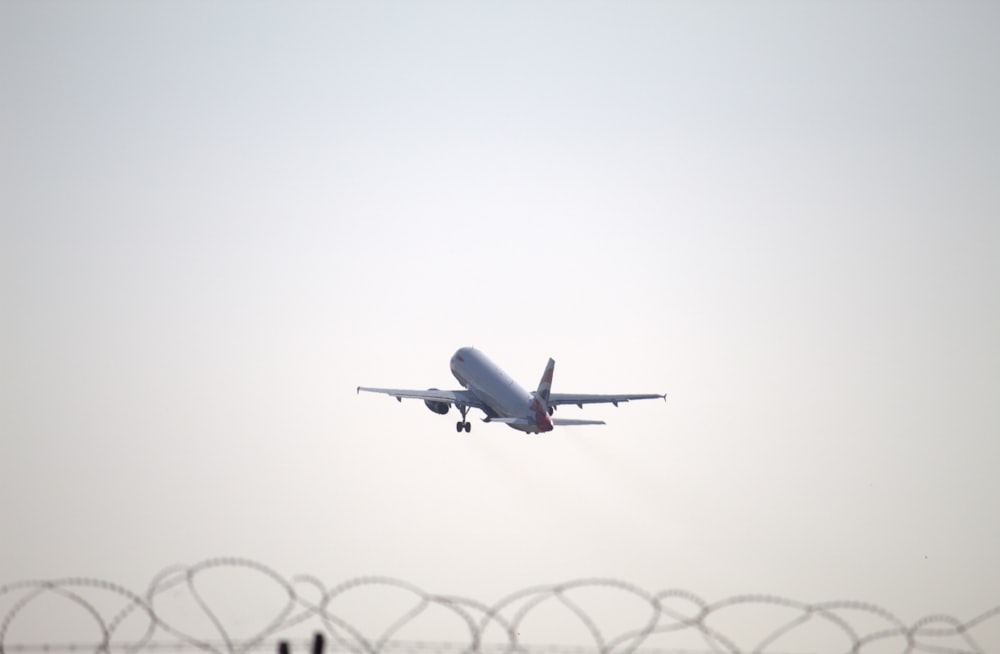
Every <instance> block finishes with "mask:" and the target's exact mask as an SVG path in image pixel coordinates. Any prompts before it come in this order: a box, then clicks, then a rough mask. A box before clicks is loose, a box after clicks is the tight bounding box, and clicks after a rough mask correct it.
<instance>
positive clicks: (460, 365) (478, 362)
mask: <svg viewBox="0 0 1000 654" xmlns="http://www.w3.org/2000/svg"><path fill="white" fill-rule="evenodd" d="M555 365H556V362H555V361H554V360H552V359H549V362H548V364H547V365H546V366H545V372H544V373H542V379H541V381H540V382H538V389H537V390H535V391H532V392H531V393H529V392H528V391H526V390H524V388H522V387H521V386H520V385H519V384H518V383H517V382H516V381H514V380H513V379H512V378H511V376H510V375H508V374H507V373H506V372H504V371H503V369H501V368H500V366H498V365H497V364H495V363H493V361H491V360H490V359H489V357H487V356H486V355H485V354H483V353H482V352H480V351H479V350H477V349H476V348H474V347H462V348H459V349H458V350H457V351H456V352H455V354H454V355H452V357H451V374H453V375H455V378H456V379H458V382H459V383H460V384H461V385H462V386H463V387H464V390H458V391H441V390H438V389H436V388H430V389H427V390H426V391H422V390H409V389H401V388H370V387H367V386H358V390H357V392H358V394H360V393H361V391H366V392H368V393H383V394H385V395H390V396H392V397H395V398H396V400H397V401H399V402H402V401H403V398H407V399H416V400H423V401H424V404H426V405H427V408H428V409H430V410H431V411H433V412H434V413H437V414H440V415H445V414H446V413H448V411H449V409H450V408H451V405H455V407H456V408H457V409H458V410H459V412H460V413H461V414H462V419H461V420H459V421H458V422H457V423H455V431H457V432H462V431H463V430H464V431H465V432H466V433H469V432H470V431H472V425H471V424H470V423H469V422H468V421H467V420H466V419H465V418H466V415H467V414H468V412H469V410H470V409H479V410H481V411H482V412H483V413H485V414H486V417H485V418H483V422H499V423H502V424H505V425H507V426H508V427H510V428H512V429H517V430H518V431H523V432H526V433H528V434H538V433H541V432H549V431H552V429H553V427H562V426H570V425H603V424H606V423H605V422H604V421H603V420H575V419H570V418H553V417H552V413H553V412H554V411H555V408H556V407H557V406H559V405H560V404H575V405H577V406H578V407H580V408H581V409H582V408H583V405H584V404H597V403H602V402H603V403H611V404H614V405H615V406H618V404H619V403H620V402H628V401H630V400H651V399H660V398H662V399H663V400H664V401H666V399H667V396H666V394H664V393H640V394H626V395H595V394H588V395H579V394H572V393H552V392H551V389H552V373H553V371H554V370H555Z"/></svg>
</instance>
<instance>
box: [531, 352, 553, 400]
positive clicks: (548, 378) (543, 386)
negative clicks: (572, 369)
mask: <svg viewBox="0 0 1000 654" xmlns="http://www.w3.org/2000/svg"><path fill="white" fill-rule="evenodd" d="M555 368H556V362H555V359H549V362H548V363H547V364H546V365H545V372H543V373H542V380H541V381H540V382H538V390H537V391H535V397H537V398H538V399H540V400H541V401H542V405H543V406H545V408H548V406H549V394H550V393H551V392H552V372H553V371H554V370H555Z"/></svg>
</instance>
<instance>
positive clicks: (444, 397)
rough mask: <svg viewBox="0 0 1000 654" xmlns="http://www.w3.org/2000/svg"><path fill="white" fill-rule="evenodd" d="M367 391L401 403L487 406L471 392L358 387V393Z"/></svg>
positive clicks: (481, 407)
mask: <svg viewBox="0 0 1000 654" xmlns="http://www.w3.org/2000/svg"><path fill="white" fill-rule="evenodd" d="M361 391H365V392H368V393H383V394H385V395H391V396H393V397H394V398H396V399H397V400H399V401H400V402H402V401H403V398H404V397H405V398H407V399H414V400H424V401H427V400H430V401H431V402H447V403H448V404H455V405H461V406H467V407H474V408H476V409H483V410H486V408H487V407H486V405H485V404H483V402H482V401H481V400H480V399H479V398H478V397H476V396H475V395H473V394H472V393H470V392H469V391H464V390H463V391H439V390H437V389H436V388H431V389H428V390H426V391H421V390H415V389H406V388H369V387H367V386H358V393H360V392H361Z"/></svg>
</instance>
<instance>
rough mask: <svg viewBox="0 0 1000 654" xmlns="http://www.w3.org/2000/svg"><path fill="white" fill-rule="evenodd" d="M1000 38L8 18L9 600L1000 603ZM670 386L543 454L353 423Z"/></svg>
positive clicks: (428, 421) (400, 18)
mask: <svg viewBox="0 0 1000 654" xmlns="http://www.w3.org/2000/svg"><path fill="white" fill-rule="evenodd" d="M998 33H1000V5H998V4H996V3H991V2H979V3H972V2H968V3H961V2H959V3H952V2H877V3H870V2H856V3H852V2H846V3H845V2H808V3H799V2H787V3H761V4H752V3H727V4H720V3H695V2H685V3H679V2H655V3H654V2H646V3H643V2H630V3H591V2H572V3H535V2H513V3H509V2H480V3H405V2H400V3H360V2H353V3H332V2H331V3H305V2H303V3H291V4H289V3H243V2H239V3H229V2H161V3H152V2H150V3H131V2H88V3H77V2H10V1H5V2H3V3H0V330H2V331H0V384H2V387H0V398H2V405H0V433H2V437H0V497H2V498H3V501H2V503H0V533H2V536H0V581H11V580H16V579H22V578H33V577H56V576H62V575H82V576H97V577H104V578H108V579H112V580H115V581H117V582H119V583H122V584H123V585H125V586H129V587H131V588H134V589H136V590H140V589H143V588H144V586H145V584H146V583H147V582H148V581H149V579H150V578H151V577H152V576H153V575H154V574H155V573H156V572H157V571H158V570H159V569H161V568H162V567H164V566H166V565H169V564H172V563H176V562H183V563H192V562H195V561H198V560H201V559H203V558H206V557H210V556H216V555H222V554H225V555H230V554H231V555H240V556H247V557H251V558H254V559H258V560H261V561H263V562H265V563H268V564H269V565H272V566H274V567H276V568H278V569H280V570H282V571H284V572H287V573H289V574H292V573H298V572H310V573H313V574H315V575H317V576H319V577H321V578H323V579H325V580H327V581H329V582H331V583H332V582H335V581H338V580H341V579H344V578H347V577H351V576H354V575H359V574H369V573H376V574H387V575H393V576H398V577H402V578H405V579H407V580H409V581H412V582H414V583H416V584H418V585H421V586H423V587H425V588H427V589H429V590H433V591H435V592H443V593H456V594H462V595H469V596H473V597H478V598H480V599H482V600H484V601H486V600H492V599H496V598H498V597H500V596H501V595H503V594H505V593H507V592H510V591H513V590H515V589H517V588H519V587H521V586H525V585H531V584H536V583H543V582H552V581H560V580H564V579H568V578H575V577H581V576H611V577H617V578H622V579H626V580H629V581H632V582H634V583H636V584H638V585H640V586H643V587H646V588H648V589H650V590H657V589H661V588H667V587H683V588H687V589H689V590H691V591H693V592H695V593H698V594H700V595H702V596H704V597H707V598H720V597H724V596H727V595H730V594H735V593H741V592H767V593H775V594H781V595H787V596H791V597H794V598H796V599H800V600H804V601H816V600H824V599H833V598H851V599H861V600H866V601H870V602H874V603H877V604H880V605H883V606H885V607H886V608H888V609H890V610H892V611H893V612H895V613H897V614H899V615H900V616H901V617H903V618H904V619H907V620H915V619H916V618H919V617H921V616H923V615H926V614H929V613H951V614H955V615H957V616H959V617H963V618H969V617H972V616H973V615H976V614H978V613H979V612H981V611H984V610H986V609H988V608H991V607H993V606H995V605H997V604H998V603H1000V592H998V591H997V589H998V588H1000V561H998V552H1000V474H998V473H997V463H998V461H1000V402H998V397H1000V338H998V334H1000V265H998V262H1000V119H998V116H1000V40H998V38H997V34H998ZM463 345H475V346H477V347H479V348H481V349H483V350H484V351H485V352H487V353H488V354H489V355H490V356H491V357H492V358H493V359H495V360H496V361H497V362H498V363H500V364H501V365H503V366H504V367H505V368H506V369H507V370H508V371H509V372H510V373H511V374H512V375H514V376H515V377H516V378H518V379H519V380H521V382H522V383H523V384H524V385H525V386H528V387H531V388H533V387H534V385H535V383H536V382H537V378H538V377H539V375H540V374H541V371H542V368H543V367H544V364H545V361H546V358H547V357H549V356H552V357H554V358H555V359H556V361H557V366H556V374H555V383H554V390H555V391H556V392H667V393H669V398H668V402H667V403H666V404H664V403H662V402H647V403H634V404H630V405H626V406H622V407H621V408H618V409H615V408H612V407H588V408H587V409H585V410H583V411H579V410H577V409H576V408H574V407H569V408H566V409H564V410H563V411H561V413H563V414H564V415H565V417H588V418H600V419H605V420H607V422H608V425H607V426H606V427H598V428H578V429H575V430H574V429H570V428H566V429H561V430H557V431H555V432H552V433H550V434H548V435H544V436H537V437H536V436H525V435H523V434H521V433H519V432H515V431H513V430H510V429H508V428H505V427H503V426H500V425H486V424H483V423H481V422H479V421H478V418H479V417H480V416H479V414H475V415H474V417H473V430H472V433H471V434H468V435H465V434H463V435H459V434H456V433H455V430H454V422H455V420H457V418H456V417H455V414H451V415H449V416H447V417H441V416H436V415H434V414H432V413H431V412H429V411H427V409H426V408H425V407H424V406H423V405H422V404H421V403H420V402H405V403H403V404H398V403H396V402H395V401H393V400H391V399H390V398H385V397H380V396H357V395H356V394H355V387H356V386H357V385H359V384H365V385H374V386H400V387H413V388H426V387H430V386H435V387H438V388H455V387H457V385H456V382H455V381H454V379H452V377H451V375H450V373H449V370H448V359H449V357H450V356H451V354H452V352H453V351H454V350H455V349H457V348H458V347H460V346H463Z"/></svg>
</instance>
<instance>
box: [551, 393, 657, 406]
mask: <svg viewBox="0 0 1000 654" xmlns="http://www.w3.org/2000/svg"><path fill="white" fill-rule="evenodd" d="M661 398H662V399H664V400H666V399H667V396H666V394H665V393H663V394H661V393H627V394H624V395H595V394H574V393H551V394H550V395H549V406H559V405H560V404H575V405H577V406H578V407H580V408H581V409H582V408H583V405H584V404H614V405H615V406H618V403H619V402H629V401H631V400H658V399H661Z"/></svg>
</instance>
